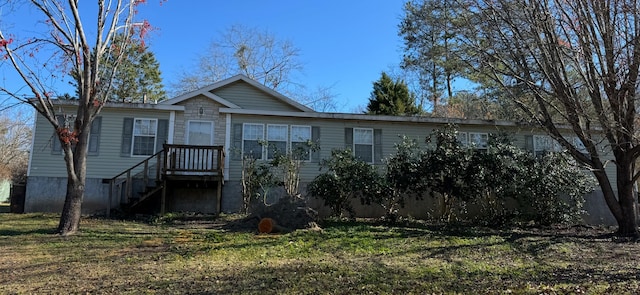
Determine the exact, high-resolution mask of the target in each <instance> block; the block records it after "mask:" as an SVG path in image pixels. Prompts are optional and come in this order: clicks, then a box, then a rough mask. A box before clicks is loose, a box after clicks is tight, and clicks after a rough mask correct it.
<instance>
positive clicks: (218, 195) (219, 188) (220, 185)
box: [216, 176, 222, 215]
mask: <svg viewBox="0 0 640 295" xmlns="http://www.w3.org/2000/svg"><path fill="white" fill-rule="evenodd" d="M216 194H217V198H216V201H217V202H218V208H216V209H217V211H218V215H220V211H222V210H221V208H220V207H221V206H222V176H220V177H218V191H217V192H216Z"/></svg>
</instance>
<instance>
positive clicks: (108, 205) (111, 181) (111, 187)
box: [107, 179, 114, 218]
mask: <svg viewBox="0 0 640 295" xmlns="http://www.w3.org/2000/svg"><path fill="white" fill-rule="evenodd" d="M113 182H114V180H113V179H112V180H110V181H109V201H108V202H107V218H109V217H111V201H112V200H113Z"/></svg>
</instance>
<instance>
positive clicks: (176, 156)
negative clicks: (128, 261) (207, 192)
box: [103, 144, 225, 217]
mask: <svg viewBox="0 0 640 295" xmlns="http://www.w3.org/2000/svg"><path fill="white" fill-rule="evenodd" d="M224 159H225V154H224V147H223V146H191V145H173V144H165V145H163V150H161V151H159V152H157V153H155V154H154V155H152V156H150V157H148V158H146V159H144V160H142V161H141V162H140V163H138V164H136V165H134V166H132V167H131V168H129V169H127V170H125V171H123V172H121V173H119V174H118V175H116V176H114V177H113V178H110V179H105V180H103V182H104V183H108V184H109V201H108V206H107V217H109V216H110V212H111V204H113V201H114V200H119V203H120V207H121V208H123V209H127V210H126V211H129V212H133V211H134V209H135V208H136V207H138V206H140V204H142V203H143V202H145V201H147V200H149V199H152V198H153V197H154V196H157V194H159V193H160V194H161V200H160V213H162V214H163V213H164V212H165V211H166V210H165V209H166V208H165V203H166V193H167V186H168V183H169V182H171V181H181V180H194V179H196V180H214V181H217V182H218V188H217V197H218V210H219V209H220V199H221V197H222V195H221V189H222V184H223V182H224V176H223V172H224Z"/></svg>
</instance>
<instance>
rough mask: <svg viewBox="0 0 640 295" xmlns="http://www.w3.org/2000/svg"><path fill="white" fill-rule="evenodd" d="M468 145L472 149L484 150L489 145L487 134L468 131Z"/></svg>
mask: <svg viewBox="0 0 640 295" xmlns="http://www.w3.org/2000/svg"><path fill="white" fill-rule="evenodd" d="M469 146H470V147H472V148H474V149H479V150H486V149H487V148H488V147H489V134H487V133H479V132H469Z"/></svg>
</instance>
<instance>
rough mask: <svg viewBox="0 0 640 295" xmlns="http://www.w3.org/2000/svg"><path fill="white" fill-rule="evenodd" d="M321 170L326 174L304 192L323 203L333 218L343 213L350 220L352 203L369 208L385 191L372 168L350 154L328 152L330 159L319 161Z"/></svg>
mask: <svg viewBox="0 0 640 295" xmlns="http://www.w3.org/2000/svg"><path fill="white" fill-rule="evenodd" d="M321 166H322V167H323V168H326V169H327V170H328V171H327V172H325V173H323V174H320V175H318V176H317V177H316V178H314V180H313V181H311V183H309V185H308V186H307V191H308V193H309V194H310V195H311V196H313V197H317V198H320V199H322V200H324V204H325V206H328V207H329V208H331V210H332V214H333V215H334V216H342V214H343V211H347V212H348V213H349V216H350V217H354V216H355V212H354V211H353V206H351V201H352V200H353V199H359V200H360V202H361V203H362V204H372V203H375V202H376V201H377V200H379V196H380V195H381V194H382V192H383V190H384V189H385V188H386V186H385V185H384V179H383V178H382V176H381V175H380V173H378V171H377V170H376V168H375V166H372V165H370V164H368V163H366V162H364V161H362V160H359V159H357V158H356V157H355V156H354V155H353V153H352V152H351V150H348V149H347V150H334V151H332V152H331V158H329V159H327V160H323V161H322V163H321Z"/></svg>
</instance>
